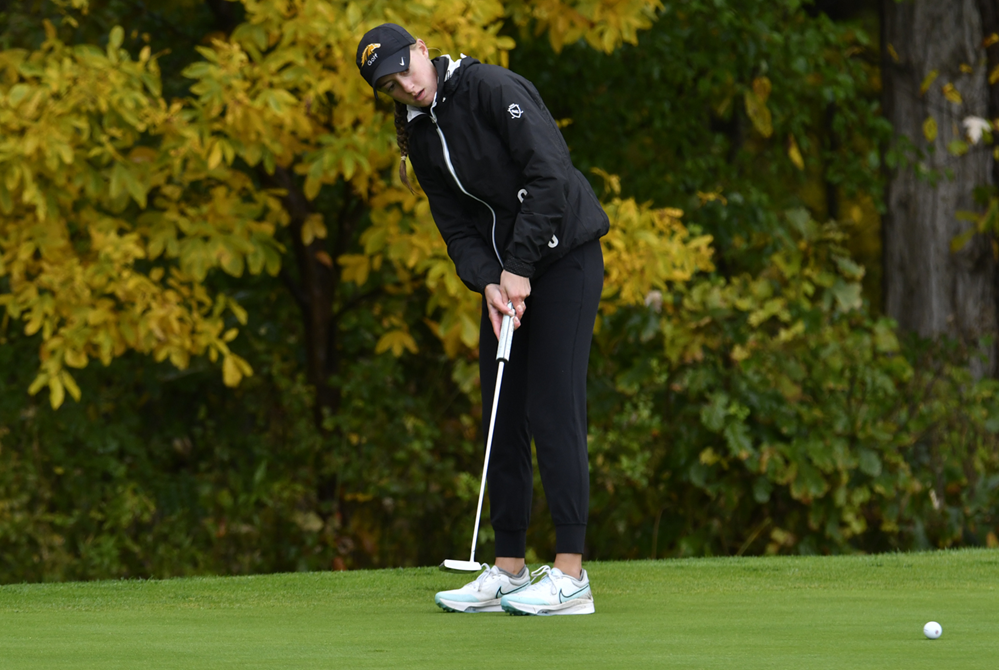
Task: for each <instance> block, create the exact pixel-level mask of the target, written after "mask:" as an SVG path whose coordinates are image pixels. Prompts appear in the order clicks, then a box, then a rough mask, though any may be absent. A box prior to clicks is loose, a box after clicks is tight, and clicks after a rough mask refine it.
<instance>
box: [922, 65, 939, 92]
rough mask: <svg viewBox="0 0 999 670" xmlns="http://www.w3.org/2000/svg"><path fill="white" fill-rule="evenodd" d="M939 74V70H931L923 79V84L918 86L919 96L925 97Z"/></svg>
mask: <svg viewBox="0 0 999 670" xmlns="http://www.w3.org/2000/svg"><path fill="white" fill-rule="evenodd" d="M939 74H940V71H939V70H932V71H931V72H930V73H929V74H928V75H926V78H925V79H923V83H922V84H920V85H919V95H926V92H927V91H928V90H930V86H932V85H933V82H934V81H936V78H937V75H939Z"/></svg>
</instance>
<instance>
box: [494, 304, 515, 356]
mask: <svg viewBox="0 0 999 670" xmlns="http://www.w3.org/2000/svg"><path fill="white" fill-rule="evenodd" d="M510 308H511V309H512V308H513V305H510ZM512 342H513V317H511V316H509V315H504V316H503V323H502V324H501V325H500V336H499V346H497V347H496V360H498V361H503V362H504V363H509V362H510V344H511V343H512Z"/></svg>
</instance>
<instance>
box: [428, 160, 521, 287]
mask: <svg viewBox="0 0 999 670" xmlns="http://www.w3.org/2000/svg"><path fill="white" fill-rule="evenodd" d="M409 160H410V162H411V163H412V164H413V170H414V171H415V172H416V178H417V179H419V181H420V188H422V189H423V192H424V193H426V194H427V199H428V200H429V201H430V213H431V214H432V215H433V217H434V223H436V224H437V229H438V230H439V231H440V232H441V237H443V238H444V242H445V244H447V255H448V256H450V257H451V260H452V261H453V262H454V267H455V270H456V271H457V273H458V277H459V278H460V279H461V281H462V282H464V284H465V286H467V287H468V288H470V289H471V290H473V291H477V292H478V293H483V292H484V291H485V290H486V285H488V284H498V283H499V280H500V273H501V272H502V271H503V267H502V266H501V265H500V263H499V259H497V258H496V253H495V252H494V251H493V249H492V248H491V247H490V246H489V244H488V243H487V242H486V240H484V239H482V236H481V235H479V234H478V232H477V231H476V230H475V228H474V226H473V225H472V224H471V222H470V221H469V219H468V216H467V215H466V213H465V211H464V209H463V207H462V205H461V202H460V201H459V199H458V198H457V197H456V196H455V194H454V192H452V191H451V190H450V189H449V188H448V187H447V186H446V185H445V184H442V183H441V182H440V178H439V177H437V175H435V170H434V168H433V166H432V165H431V164H430V162H429V161H428V160H427V159H426V157H425V155H424V152H422V151H414V152H412V153H410V155H409Z"/></svg>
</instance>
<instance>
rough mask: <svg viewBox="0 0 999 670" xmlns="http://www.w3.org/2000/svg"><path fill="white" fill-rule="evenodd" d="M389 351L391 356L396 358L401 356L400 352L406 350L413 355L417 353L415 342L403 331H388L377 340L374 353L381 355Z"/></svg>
mask: <svg viewBox="0 0 999 670" xmlns="http://www.w3.org/2000/svg"><path fill="white" fill-rule="evenodd" d="M390 349H391V350H392V355H393V356H395V357H397V358H398V357H399V356H402V352H403V351H404V350H406V349H408V350H409V351H410V353H414V354H415V353H416V352H417V348H416V340H414V339H413V336H412V335H410V334H409V333H407V332H406V331H404V330H392V331H389V332H387V333H385V334H384V335H382V336H381V339H379V340H378V344H376V345H375V353H376V354H381V353H384V352H386V351H388V350H390Z"/></svg>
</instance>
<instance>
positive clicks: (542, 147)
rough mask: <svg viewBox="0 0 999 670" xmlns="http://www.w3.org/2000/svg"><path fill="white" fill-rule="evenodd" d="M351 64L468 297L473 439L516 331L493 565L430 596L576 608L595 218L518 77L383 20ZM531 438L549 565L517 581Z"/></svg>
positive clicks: (505, 396)
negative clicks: (476, 301) (507, 321)
mask: <svg viewBox="0 0 999 670" xmlns="http://www.w3.org/2000/svg"><path fill="white" fill-rule="evenodd" d="M357 66H358V68H360V70H361V75H362V76H363V77H364V78H365V79H366V80H367V82H368V83H369V84H370V85H371V86H372V87H373V88H374V89H375V90H376V91H378V90H381V91H383V92H384V93H387V94H388V95H389V96H390V97H391V98H393V99H394V100H395V101H396V113H395V114H396V130H397V134H398V142H399V149H400V151H401V152H402V157H403V162H402V165H401V166H400V174H401V176H402V179H403V181H404V182H405V183H407V185H408V183H409V182H408V179H407V177H406V162H405V159H406V156H407V155H408V156H409V158H410V161H411V162H412V163H413V169H414V170H415V171H416V176H417V177H418V178H419V181H420V186H421V187H422V188H423V190H424V192H425V193H426V194H427V197H428V198H429V200H430V210H431V212H432V213H433V217H434V221H435V222H436V224H437V227H438V228H439V229H440V232H441V235H442V236H443V238H444V241H445V242H446V243H447V250H448V255H449V256H450V257H451V259H452V260H453V261H454V264H455V267H456V268H457V271H458V276H459V277H460V278H461V279H462V281H464V283H465V284H466V285H467V286H468V287H469V288H470V289H472V290H473V291H476V292H478V293H481V294H482V296H483V307H482V322H481V327H480V338H479V373H480V379H481V385H482V404H483V409H482V416H483V424H484V425H483V433H485V432H486V429H487V426H488V423H487V422H488V419H487V417H489V415H490V411H491V409H492V407H491V405H492V398H493V390H494V386H495V379H496V366H497V361H496V347H497V340H498V337H499V328H500V323H501V322H502V319H503V315H504V314H509V315H510V316H511V317H513V323H514V327H515V328H517V329H518V331H519V332H518V333H517V335H516V336H515V337H514V338H513V347H512V350H511V354H510V362H509V364H507V366H506V370H505V373H504V374H505V379H504V382H503V389H502V393H501V395H500V401H499V407H498V408H497V417H498V418H497V421H496V427H495V432H494V435H493V447H492V456H491V460H490V463H489V478H488V483H489V501H490V517H491V521H492V526H493V530H494V531H495V534H496V562H495V565H494V566H492V567H489V568H487V569H486V570H484V571H483V573H482V574H481V575H479V577H478V578H477V579H476V580H475V581H473V582H472V583H470V584H467V585H466V586H464V587H462V588H460V589H456V590H453V591H442V592H441V593H438V594H437V596H436V598H435V600H436V602H437V604H438V605H439V606H440V607H442V608H443V609H444V610H447V611H455V612H499V611H502V610H506V611H508V612H511V613H514V614H589V613H591V612H593V611H594V609H593V595H592V593H591V592H590V584H589V579H588V577H587V575H586V571H585V570H583V567H582V557H583V544H584V539H585V535H586V521H587V514H588V507H589V495H590V486H589V468H588V464H587V449H586V432H587V429H586V367H587V362H588V359H589V354H590V342H591V340H592V337H593V324H594V321H595V319H596V314H597V305H598V303H599V301H600V292H601V289H602V287H603V276H604V269H603V255H602V254H601V251H600V242H599V238H600V237H601V236H602V235H604V234H605V233H606V232H607V230H608V227H609V222H608V220H607V216H606V214H604V211H603V209H602V208H601V206H600V203H599V201H598V200H597V198H596V196H595V195H594V193H593V190H592V189H591V188H590V185H589V183H588V182H587V181H586V179H585V178H584V177H583V175H582V174H581V173H580V172H579V171H578V170H576V169H575V168H574V167H573V165H572V162H571V160H570V159H569V150H568V147H566V144H565V141H564V140H563V139H562V134H561V133H560V132H559V129H558V126H557V125H556V123H555V121H554V119H552V116H551V114H550V113H549V112H548V109H547V108H546V107H545V105H544V103H543V102H542V101H541V96H540V95H539V94H538V92H537V90H536V89H535V88H534V86H533V85H532V84H531V83H530V82H529V81H527V80H526V79H524V78H523V77H520V76H518V75H516V74H514V73H513V72H510V71H509V70H506V69H504V68H502V67H498V66H495V65H485V64H483V63H480V62H479V61H477V60H475V59H474V58H469V57H467V56H462V58H460V59H458V60H453V59H451V58H450V57H449V56H440V57H439V58H434V59H433V60H431V59H430V56H429V53H428V50H427V45H426V44H425V43H424V42H423V40H417V39H414V38H413V37H412V36H411V35H410V34H409V33H408V32H406V30H404V29H403V28H401V27H400V26H397V25H395V24H391V23H385V24H382V25H380V26H378V27H377V28H374V29H373V30H371V31H369V32H368V33H367V34H366V35H365V36H364V37H363V38H362V39H361V42H360V44H359V45H358V47H357ZM376 95H377V93H376ZM509 305H512V306H513V309H512V311H511V310H510V307H509ZM532 437H533V438H534V442H535V446H536V449H537V454H538V466H539V467H540V469H541V481H542V483H543V485H544V489H545V496H546V498H547V501H548V506H549V508H550V509H551V514H552V520H553V521H554V523H555V535H556V541H555V552H556V554H555V563H554V566H553V567H549V566H547V565H546V566H543V567H542V568H540V569H539V570H536V571H535V572H534V573H533V574H529V573H528V570H527V567H526V566H525V564H524V554H525V549H526V542H527V540H526V534H527V526H528V522H529V520H530V513H531V497H532V492H531V488H532V481H533V478H532V468H531V438H532ZM537 577H542V578H541V579H539V580H536V581H532V579H533V578H537Z"/></svg>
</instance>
